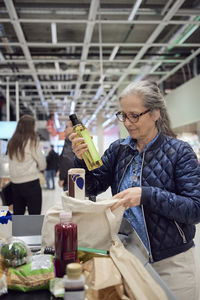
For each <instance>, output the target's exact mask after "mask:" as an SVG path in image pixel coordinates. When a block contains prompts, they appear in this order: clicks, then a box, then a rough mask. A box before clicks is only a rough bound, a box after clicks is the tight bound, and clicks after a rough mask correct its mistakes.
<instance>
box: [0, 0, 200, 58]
mask: <svg viewBox="0 0 200 300" xmlns="http://www.w3.org/2000/svg"><path fill="white" fill-rule="evenodd" d="M4 1H6V0H4ZM84 45H85V44H84V42H83V43H75V42H68V43H57V44H53V43H42V42H26V47H32V48H35V47H41V48H62V47H68V46H75V47H84ZM145 45H146V46H148V48H149V47H167V46H169V44H168V43H151V42H150V41H149V42H148V43H102V46H103V47H114V46H119V47H143V46H145ZM0 46H1V47H2V46H15V47H22V49H23V44H21V43H20V42H19V43H18V42H3V43H0ZM199 46H200V43H185V44H182V45H175V46H174V47H180V48H188V47H195V48H197V47H199ZM90 47H99V43H90ZM46 55H47V56H48V55H50V54H49V53H47V54H46Z"/></svg>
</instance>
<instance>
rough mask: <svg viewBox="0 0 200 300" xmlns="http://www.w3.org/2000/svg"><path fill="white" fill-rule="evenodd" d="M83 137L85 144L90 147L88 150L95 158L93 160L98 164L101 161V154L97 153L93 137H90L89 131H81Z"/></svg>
mask: <svg viewBox="0 0 200 300" xmlns="http://www.w3.org/2000/svg"><path fill="white" fill-rule="evenodd" d="M81 135H82V137H83V138H84V141H85V143H86V144H87V146H88V150H89V152H90V154H91V156H92V158H93V160H94V161H95V162H96V161H98V160H100V159H101V157H100V155H99V153H98V152H97V149H96V147H95V145H94V142H93V140H92V139H91V137H90V136H89V135H88V131H87V130H83V131H81Z"/></svg>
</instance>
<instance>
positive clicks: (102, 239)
mask: <svg viewBox="0 0 200 300" xmlns="http://www.w3.org/2000/svg"><path fill="white" fill-rule="evenodd" d="M117 201H118V200H117V199H115V200H101V201H97V202H92V201H90V200H79V199H76V198H72V197H69V196H68V195H67V194H66V192H63V193H62V205H59V206H54V207H52V208H50V209H49V210H48V211H47V213H46V215H45V218H44V222H43V228H42V247H43V248H44V247H45V246H54V226H55V224H57V223H59V221H60V220H59V213H60V212H61V211H62V210H63V209H64V210H67V209H70V210H71V211H72V216H73V217H72V221H73V222H74V223H76V224H77V225H78V245H79V246H82V247H89V248H96V249H107V250H109V251H110V256H111V258H112V260H113V262H114V263H115V265H116V267H117V268H118V270H119V272H120V273H121V275H122V277H123V279H124V284H125V287H126V292H127V294H128V297H129V298H130V299H131V300H167V297H166V295H165V293H164V291H163V289H162V288H161V287H160V286H159V285H158V284H157V283H156V282H155V280H154V279H153V278H152V277H151V275H150V274H149V273H148V271H147V270H146V269H145V267H144V266H143V264H142V263H141V262H140V261H139V259H137V258H136V257H135V256H134V255H133V254H131V253H130V252H129V251H127V250H126V249H125V248H124V245H123V244H122V242H121V241H120V240H119V238H118V236H117V234H118V231H119V227H120V224H121V221H122V217H123V213H124V207H119V208H117V209H116V210H114V211H113V212H111V210H110V207H111V206H112V205H113V204H114V203H116V202H117Z"/></svg>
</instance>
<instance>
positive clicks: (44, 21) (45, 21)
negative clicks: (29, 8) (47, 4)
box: [0, 18, 199, 25]
mask: <svg viewBox="0 0 200 300" xmlns="http://www.w3.org/2000/svg"><path fill="white" fill-rule="evenodd" d="M18 21H19V22H20V23H29V24H31V23H38V24H48V23H56V24H85V23H87V22H88V20H85V19H83V20H80V19H79V20H74V19H67V20H66V19H65V20H60V19H20V18H19V19H18ZM160 22H161V20H102V21H101V23H102V24H124V25H132V24H136V25H137V24H138V25H144V24H146V25H147V24H152V25H154V24H160ZM0 23H10V19H9V18H0ZM94 23H98V20H94ZM184 24H187V25H190V24H192V25H198V24H199V21H187V20H171V21H169V22H165V25H184Z"/></svg>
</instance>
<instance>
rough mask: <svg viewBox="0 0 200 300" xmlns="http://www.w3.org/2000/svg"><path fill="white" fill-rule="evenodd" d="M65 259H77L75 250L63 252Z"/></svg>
mask: <svg viewBox="0 0 200 300" xmlns="http://www.w3.org/2000/svg"><path fill="white" fill-rule="evenodd" d="M63 260H65V261H67V260H71V261H75V260H76V252H75V251H71V252H64V253H63Z"/></svg>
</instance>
